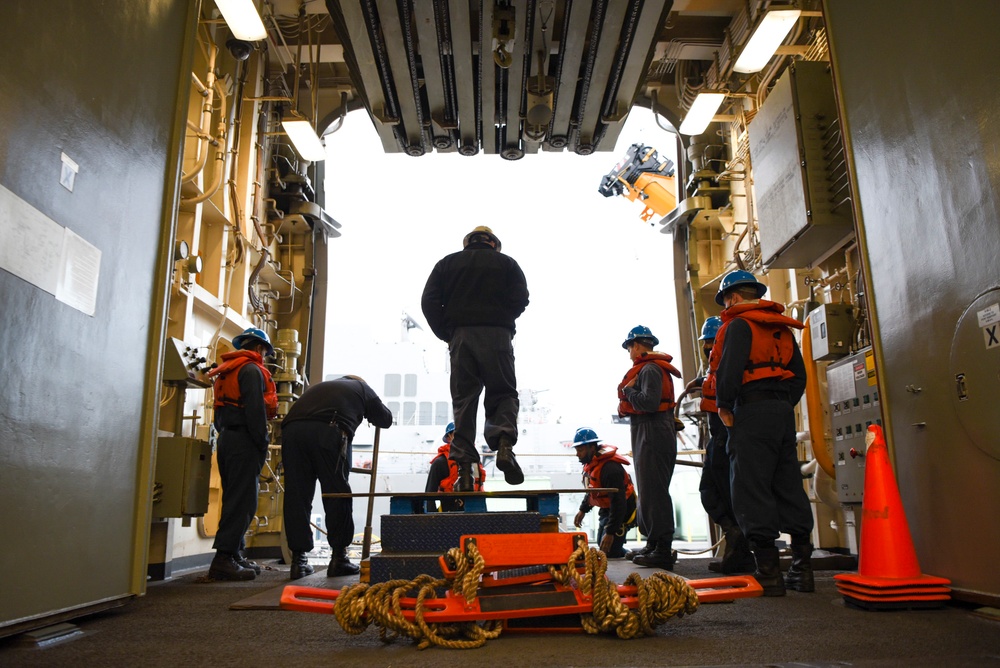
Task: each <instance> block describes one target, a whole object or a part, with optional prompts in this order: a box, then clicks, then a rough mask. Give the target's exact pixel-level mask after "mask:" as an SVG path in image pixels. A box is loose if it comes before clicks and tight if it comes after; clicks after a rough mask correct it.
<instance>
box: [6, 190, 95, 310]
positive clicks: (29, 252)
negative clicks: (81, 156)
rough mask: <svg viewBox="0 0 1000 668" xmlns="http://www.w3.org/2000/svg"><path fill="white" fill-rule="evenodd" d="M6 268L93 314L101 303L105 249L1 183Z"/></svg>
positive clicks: (60, 299)
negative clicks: (98, 291) (100, 278)
mask: <svg viewBox="0 0 1000 668" xmlns="http://www.w3.org/2000/svg"><path fill="white" fill-rule="evenodd" d="M0 239H3V243H0V269H4V270H6V271H8V272H10V273H12V274H14V275H15V276H17V277H18V278H20V279H22V280H25V281H27V282H28V283H31V284H32V285H34V286H36V287H39V288H41V289H42V290H44V291H45V292H48V293H49V294H51V295H53V296H54V297H55V298H56V299H58V300H59V301H61V302H63V303H64V304H67V305H68V306H72V307H73V308H75V309H77V310H78V311H82V312H83V313H86V314H87V315H90V316H92V315H94V311H95V309H96V306H97V284H98V279H99V277H100V273H101V251H100V249H99V248H97V247H96V246H94V245H93V244H91V243H90V242H88V241H87V240H86V239H84V238H83V237H81V236H79V235H78V234H76V233H74V232H73V231H72V230H70V229H69V228H66V227H63V226H62V225H60V224H59V223H57V222H55V221H54V220H52V219H51V218H49V217H48V216H46V215H45V214H43V213H42V212H41V211H39V210H38V209H36V208H35V207H33V206H31V205H30V204H28V203H27V202H25V201H24V200H23V199H21V198H20V197H18V196H17V195H15V194H14V193H13V192H11V191H10V190H8V189H7V188H4V187H3V186H2V185H0Z"/></svg>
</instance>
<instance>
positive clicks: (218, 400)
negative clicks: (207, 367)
mask: <svg viewBox="0 0 1000 668" xmlns="http://www.w3.org/2000/svg"><path fill="white" fill-rule="evenodd" d="M244 364H253V365H254V366H256V367H257V368H258V369H260V372H261V374H262V375H263V376H264V407H265V408H266V409H267V418H268V419H269V420H273V419H274V418H275V417H277V415H278V391H277V389H276V388H275V386H274V381H273V380H272V379H271V372H270V371H268V370H267V369H266V368H265V367H264V358H263V357H261V356H260V353H255V352H253V351H252V350H235V351H233V352H231V353H223V355H222V364H220V365H219V366H217V367H215V368H214V369H212V370H211V371H209V372H208V376H209V377H210V378H211V377H213V376H214V377H215V386H214V391H215V407H216V408H220V407H222V406H237V407H238V406H242V405H243V402H242V400H241V399H240V381H239V375H240V369H242V368H243V365H244Z"/></svg>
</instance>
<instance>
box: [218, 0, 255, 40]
mask: <svg viewBox="0 0 1000 668" xmlns="http://www.w3.org/2000/svg"><path fill="white" fill-rule="evenodd" d="M215 6H216V7H218V8H219V11H220V12H221V13H222V18H224V19H225V20H226V25H228V26H229V29H230V30H232V31H233V37H235V38H236V39H242V40H246V41H247V42H256V41H257V40H261V39H264V38H265V37H267V30H266V29H265V28H264V22H263V21H261V20H260V14H259V13H257V8H256V7H254V4H253V0H215Z"/></svg>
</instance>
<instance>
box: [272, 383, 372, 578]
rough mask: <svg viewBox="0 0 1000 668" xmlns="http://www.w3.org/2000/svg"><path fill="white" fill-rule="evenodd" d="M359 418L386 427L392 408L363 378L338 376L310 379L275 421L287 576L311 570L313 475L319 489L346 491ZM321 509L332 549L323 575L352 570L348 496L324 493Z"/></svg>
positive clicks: (352, 572) (351, 503) (355, 568)
mask: <svg viewBox="0 0 1000 668" xmlns="http://www.w3.org/2000/svg"><path fill="white" fill-rule="evenodd" d="M362 420H368V422H370V423H371V424H373V425H375V426H376V427H381V428H382V429H388V428H389V427H391V426H392V413H391V412H390V411H389V409H388V408H387V407H386V405H385V404H384V403H382V400H381V399H380V398H379V396H378V395H377V394H376V393H375V390H373V389H372V388H371V387H369V385H368V383H366V382H365V381H364V379H362V378H360V377H358V376H342V377H340V378H337V379H335V380H327V381H323V382H322V383H317V384H316V385H311V386H310V387H309V388H308V389H306V391H305V392H303V393H302V396H301V397H299V399H298V401H296V402H295V403H294V404H292V407H291V409H290V410H289V411H288V415H286V416H285V419H284V420H282V422H281V461H282V465H283V466H284V469H285V508H284V518H285V535H286V536H287V539H288V549H290V550H291V551H292V564H291V579H292V580H297V579H299V578H301V577H304V576H306V575H309V574H311V573H312V572H313V567H312V566H311V565H309V560H308V558H307V556H306V553H308V552H309V551H311V550H312V549H313V532H312V529H311V527H310V525H309V518H310V517H311V515H312V501H313V494H315V492H316V481H317V480H319V485H320V489H321V490H322V493H323V494H338V493H350V491H351V486H350V483H348V474H350V472H351V462H352V456H351V444H352V443H353V441H354V433H355V431H356V430H357V428H358V425H360V424H361V421H362ZM323 510H324V511H325V512H326V531H327V540H328V541H329V543H330V547H331V548H332V549H333V558H332V559H331V560H330V565H329V566H328V567H327V571H326V574H327V577H334V576H338V575H355V574H357V573H358V571H359V570H360V568H359V567H358V566H357V565H356V564H354V563H352V562H351V560H350V559H349V558H348V556H347V546H348V545H350V544H351V541H352V540H353V539H354V500H353V499H351V498H349V497H348V498H328V497H326V496H324V497H323Z"/></svg>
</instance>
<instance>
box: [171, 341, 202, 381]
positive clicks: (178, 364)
mask: <svg viewBox="0 0 1000 668" xmlns="http://www.w3.org/2000/svg"><path fill="white" fill-rule="evenodd" d="M208 370H209V366H208V362H207V360H206V359H205V358H204V357H200V356H199V355H198V349H197V348H194V347H192V346H189V345H187V344H186V343H184V342H183V341H181V340H179V339H174V338H169V339H167V342H166V347H165V349H164V352H163V382H165V383H175V384H179V383H183V384H184V385H185V386H190V387H212V380H211V379H210V378H209V377H208V376H206V375H205V374H206V373H208Z"/></svg>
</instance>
